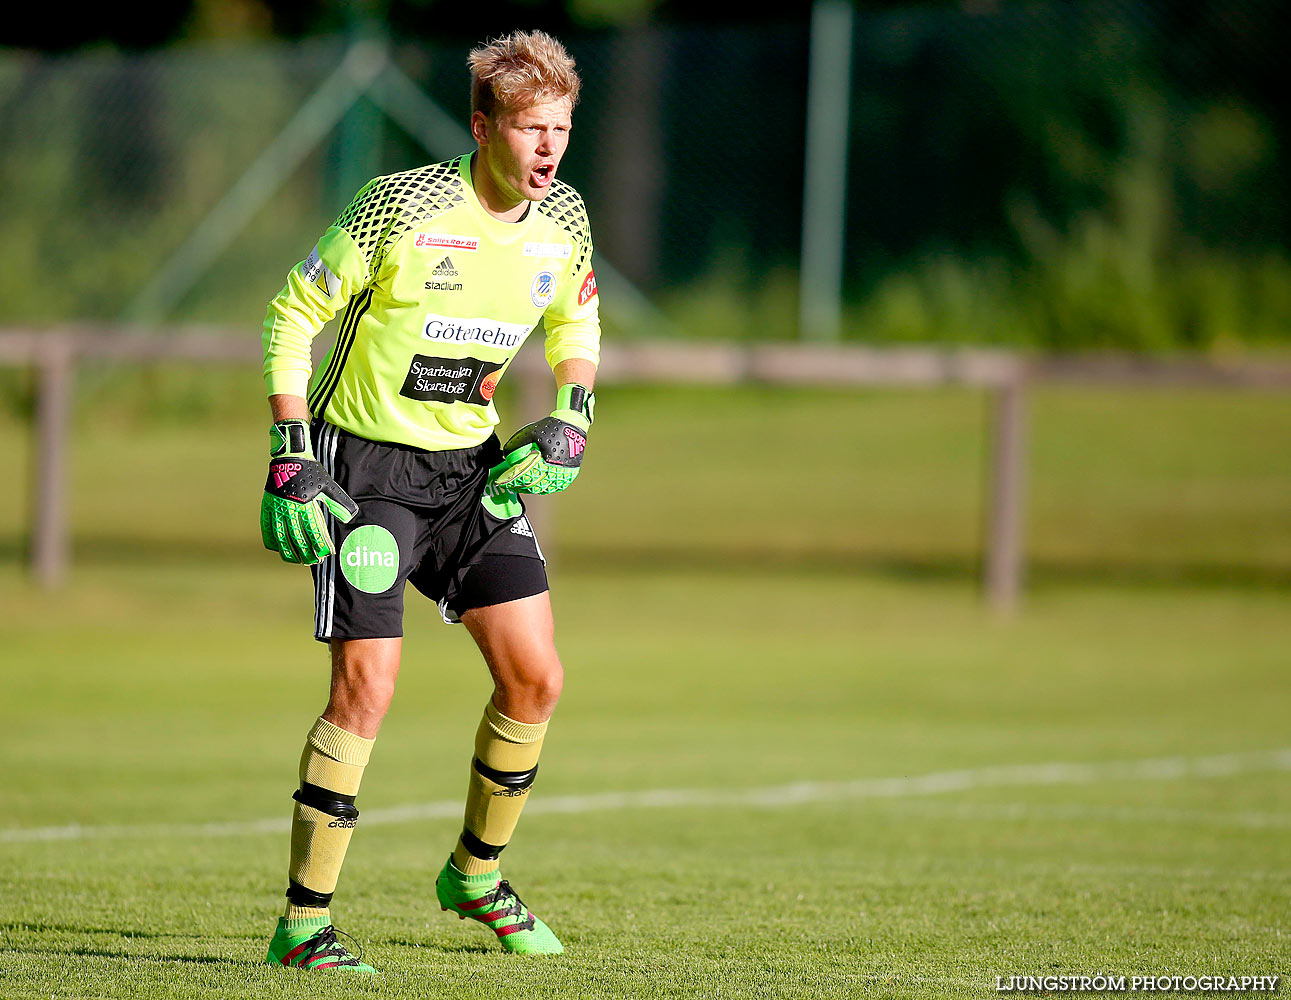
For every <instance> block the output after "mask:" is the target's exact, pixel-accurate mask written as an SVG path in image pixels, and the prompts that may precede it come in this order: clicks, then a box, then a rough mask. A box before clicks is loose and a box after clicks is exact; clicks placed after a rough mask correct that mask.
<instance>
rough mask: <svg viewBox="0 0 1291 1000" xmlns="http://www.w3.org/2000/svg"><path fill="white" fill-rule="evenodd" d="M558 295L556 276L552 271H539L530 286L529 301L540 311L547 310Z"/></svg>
mask: <svg viewBox="0 0 1291 1000" xmlns="http://www.w3.org/2000/svg"><path fill="white" fill-rule="evenodd" d="M555 294H556V276H555V275H554V274H552V273H551V272H550V271H539V272H538V273H537V274H535V275H534V276H533V284H531V285H530V286H529V301H530V302H532V303H533V304H534V305H536V306H537V307H538V308H539V309H546V308H547V306H549V305H551V300H552V298H553V297H554V296H555Z"/></svg>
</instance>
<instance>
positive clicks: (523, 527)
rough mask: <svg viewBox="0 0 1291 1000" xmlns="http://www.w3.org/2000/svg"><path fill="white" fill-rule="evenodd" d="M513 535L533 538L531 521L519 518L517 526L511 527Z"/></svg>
mask: <svg viewBox="0 0 1291 1000" xmlns="http://www.w3.org/2000/svg"><path fill="white" fill-rule="evenodd" d="M511 534H513V535H524V536H525V538H532V537H533V529H532V528H530V527H529V519H528V518H527V517H521V518H517V519H516V522H515V524H513V525H511Z"/></svg>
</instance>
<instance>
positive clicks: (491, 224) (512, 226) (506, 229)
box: [457, 153, 538, 243]
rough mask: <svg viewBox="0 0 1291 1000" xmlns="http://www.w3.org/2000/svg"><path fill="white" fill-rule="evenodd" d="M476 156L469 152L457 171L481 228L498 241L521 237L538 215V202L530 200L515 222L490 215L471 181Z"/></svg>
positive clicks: (459, 163) (509, 240)
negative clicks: (473, 161) (472, 164)
mask: <svg viewBox="0 0 1291 1000" xmlns="http://www.w3.org/2000/svg"><path fill="white" fill-rule="evenodd" d="M474 158H475V154H474V153H469V154H467V155H466V156H463V157H462V158H461V159H460V160H459V161H458V164H457V173H458V175H459V176H460V177H461V178H462V186H463V187H464V188H465V190H466V204H467V205H469V206H470V209H471V211H472V212H473V213H474V214H475V217H476V219H477V220H478V221H479V224H480V228H482V229H483V230H484V232H486V233H488V235H489V236H490V237H492V238H493V239H494V240H495V241H496V242H498V243H510V242H512V241H513V240H516V239H519V238H520V237H521V236H523V235H524V234H525V233H526V232H527V231H528V230H529V226H530V225H531V224H532V222H533V220H534V219H535V218H536V217H537V215H538V205H537V203H536V202H530V203H529V208H528V209H527V210H526V211H525V213H524V216H523V217H521V218H520V219H518V220H517V221H515V222H503V221H502V220H501V219H498V218H494V217H493V216H492V215H489V213H488V212H486V211H485V210H484V206H483V205H481V204H480V199H479V196H478V195H477V194H476V193H475V185H474V184H472V183H471V161H472V160H473V159H474Z"/></svg>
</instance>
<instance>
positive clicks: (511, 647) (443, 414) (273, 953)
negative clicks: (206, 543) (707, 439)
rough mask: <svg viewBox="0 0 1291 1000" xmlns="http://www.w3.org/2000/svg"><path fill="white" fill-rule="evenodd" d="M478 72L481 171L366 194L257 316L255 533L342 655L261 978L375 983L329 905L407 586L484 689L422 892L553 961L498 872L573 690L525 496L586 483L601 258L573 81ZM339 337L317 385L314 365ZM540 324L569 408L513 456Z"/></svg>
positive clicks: (386, 184) (534, 58) (533, 70)
mask: <svg viewBox="0 0 1291 1000" xmlns="http://www.w3.org/2000/svg"><path fill="white" fill-rule="evenodd" d="M468 62H469V66H470V69H471V106H472V111H471V119H470V125H471V133H472V135H473V137H474V139H475V145H476V148H475V150H474V151H473V152H471V153H468V154H464V155H462V156H459V157H457V158H456V159H453V160H449V161H446V162H443V163H436V164H431V165H429V166H424V167H420V168H418V169H415V170H408V171H404V172H402V173H395V174H390V175H387V176H383V177H378V178H376V179H375V180H373V181H371V182H370V183H368V184H367V185H366V186H365V187H364V188H363V189H362V190H360V191H359V193H358V194H357V195H356V196H355V198H354V201H353V202H352V203H351V204H350V206H349V207H348V208H347V209H346V210H345V211H344V212H343V213H342V214H341V216H340V218H339V219H338V220H337V221H336V223H335V224H334V225H332V226H331V227H330V228H328V230H327V231H326V232H325V233H324V234H323V236H322V238H321V239H320V240H319V241H318V244H317V245H316V246H315V247H314V249H313V251H312V252H311V253H310V254H309V255H308V256H307V257H306V258H305V260H303V261H302V262H301V263H300V264H298V265H297V266H296V267H295V268H293V269H292V271H291V272H290V273H289V275H288V278H287V284H286V287H284V288H283V290H282V291H281V292H279V293H278V295H277V296H276V297H275V298H274V299H273V301H272V302H271V303H270V305H269V310H268V314H267V316H266V319H265V326H264V349H265V364H264V374H265V383H266V387H267V391H268V396H269V403H270V408H271V411H272V417H273V426H272V428H271V430H270V433H269V476H268V479H267V481H266V483H265V494H264V502H263V506H262V509H261V529H262V533H263V537H264V544H265V546H266V547H267V548H269V549H270V550H272V551H276V552H278V553H279V554H280V555H281V556H282V558H283V559H285V560H286V561H287V562H291V563H302V564H308V565H310V566H311V567H312V572H313V577H314V592H315V608H314V637H315V638H316V639H318V640H320V641H322V642H325V643H327V644H328V646H329V648H330V651H331V689H330V695H329V698H328V701H327V705H326V708H325V709H324V710H323V712H322V715H321V716H320V717H319V718H318V719H317V721H315V722H314V724H313V727H312V728H311V729H310V731H309V734H308V736H307V738H306V741H305V748H304V753H303V755H302V757H301V760H300V768H299V779H300V782H299V786H298V787H297V789H296V791H295V793H294V795H293V796H292V797H293V798H294V799H295V806H294V810H293V815H292V826H291V846H290V860H289V864H288V870H287V894H286V896H287V899H286V907H285V910H284V912H283V915H282V917H281V919H280V920H279V921H278V926H277V929H276V932H275V933H274V935H273V938H272V940H271V942H270V944H269V949H268V955H267V961H268V962H269V963H270V964H275V965H278V964H280V965H288V966H294V967H299V968H302V969H309V970H315V969H318V970H321V969H331V970H349V971H358V972H371V971H372V967H371V966H370V965H367V964H366V963H364V962H363V961H362V959H361V957H359V956H356V955H355V954H354V953H352V951H351V950H350V948H349V947H348V946H347V945H346V944H345V943H344V941H342V940H341V939H339V938H338V937H337V931H336V930H335V928H334V927H333V926H332V918H331V913H330V906H331V902H332V895H333V893H334V891H335V890H336V886H337V880H338V877H339V875H340V871H341V864H342V862H343V861H344V858H345V854H346V850H347V848H348V847H349V843H350V838H351V836H352V835H353V833H354V830H355V827H356V825H357V824H358V821H359V819H360V815H359V810H358V808H357V807H356V805H355V800H356V797H357V795H358V793H359V787H360V783H361V781H362V778H363V773H364V769H365V767H366V766H367V763H368V759H369V756H370V755H371V752H372V748H373V744H374V742H375V740H376V736H377V731H378V729H379V728H380V726H381V720H382V717H383V716H384V715H385V713H386V710H387V708H388V707H389V705H390V701H391V697H392V696H393V694H394V686H395V677H396V675H397V673H398V671H399V661H400V653H401V642H402V639H401V637H402V635H403V613H404V584H405V583H411V584H412V585H413V587H414V588H415V589H416V590H418V591H420V592H421V593H422V594H423V595H425V596H426V597H429V598H430V599H431V600H433V601H435V602H437V603H438V605H439V610H440V613H441V614H442V616H443V618H444V620H445V621H447V622H450V623H458V622H460V623H461V624H463V625H465V626H466V629H467V631H468V632H469V633H470V635H471V637H472V638H473V639H474V640H475V642H476V644H477V645H478V646H479V649H480V652H481V653H482V654H483V657H484V662H485V664H486V665H487V667H488V669H489V671H490V674H491V675H492V682H493V690H492V695H491V697H490V698H489V699H488V701H487V702H486V704H485V705H484V713H483V718H482V719H481V720H480V724H479V728H478V731H477V733H476V736H475V744H474V747H473V749H472V751H471V752H470V753H469V754H467V753H463V760H462V763H463V764H466V765H468V784H467V794H466V808H465V817H464V822H463V826H462V831H461V835H460V836H459V837H458V839H457V841H456V843H455V844H454V845H453V846H452V850H451V854H450V855H449V856H448V857H447V859H446V860H444V861H443V863H442V867H440V858H443V857H444V856H443V855H440V856H439V858H436V859H435V861H434V867H432V868H430V869H428V875H429V873H430V872H433V871H434V870H435V867H439V874H438V877H437V878H436V879H435V880H434V884H433V887H432V885H431V883H430V879H429V877H427V879H426V880H425V882H424V883H423V882H421V881H419V880H418V879H416V878H415V877H414V878H413V879H412V881H411V887H412V888H413V889H414V891H424V892H425V894H426V897H427V903H428V904H429V903H431V902H432V901H431V899H430V896H431V893H433V894H434V897H435V901H436V903H437V905H439V906H440V907H441V908H443V909H445V910H448V911H450V912H453V913H456V914H457V915H458V916H460V917H462V918H463V919H465V918H467V917H469V918H471V919H472V920H476V921H479V922H480V923H483V924H484V925H485V926H486V927H487V928H488V929H489V930H491V931H492V932H493V933H494V934H495V935H496V936H497V939H498V941H499V942H500V944H501V947H502V948H504V949H505V950H507V951H511V952H522V953H529V954H550V953H555V952H559V951H561V950H562V947H561V944H560V941H559V940H558V939H557V938H556V936H555V934H553V933H552V931H551V930H550V929H549V928H548V927H547V925H546V924H544V923H543V922H542V921H541V920H540V919H538V917H536V916H535V915H534V914H533V912H532V911H531V910H530V909H529V908H528V906H526V905H525V903H523V902H522V901H521V900H520V897H519V896H517V895H516V893H515V891H514V890H513V889H512V888H511V886H510V884H509V883H508V882H507V881H505V880H503V879H502V878H501V877H500V874H499V871H498V856H499V855H500V854H501V853H502V850H503V848H505V847H506V846H507V843H508V842H509V841H510V839H511V835H512V832H513V831H514V829H515V826H516V822H517V820H518V819H519V816H520V811H521V808H522V807H523V805H524V803H525V800H526V798H527V796H528V793H529V789H530V787H531V785H532V784H533V781H534V777H535V775H536V774H537V772H538V758H539V753H540V751H541V749H542V745H543V739H544V737H545V734H546V731H547V720H548V719H549V718H550V717H551V714H552V711H553V709H554V708H555V706H556V700H557V698H559V696H560V691H561V683H562V676H563V675H562V670H561V664H560V660H559V659H558V658H557V655H556V648H555V645H554V641H553V624H552V614H551V603H550V601H549V599H548V593H547V576H546V572H545V569H544V562H543V557H542V552H541V550H540V549H539V548H538V542H537V540H536V539H535V538H534V532H533V529H532V527H531V526H530V524H529V522H528V521H527V520H526V518H525V516H524V506H523V503H522V501H521V496H522V495H523V494H525V493H549V492H557V491H560V490H563V489H565V488H567V487H568V486H569V485H570V484H571V483H572V482H573V481H574V479H575V477H576V476H577V475H578V472H579V468H580V466H581V464H582V459H583V454H584V450H585V447H586V444H587V434H588V431H589V429H590V428H591V424H592V417H593V395H592V388H593V380H594V378H595V374H596V365H597V361H598V359H599V342H600V325H599V320H598V317H597V304H598V298H597V290H596V277H595V275H594V274H593V271H592V260H591V255H592V242H591V236H590V232H589V228H588V222H587V212H586V210H585V208H584V206H583V201H582V199H581V198H580V197H579V195H578V193H577V192H576V191H575V190H574V189H573V188H572V187H570V186H569V185H568V184H566V183H564V182H563V181H559V180H557V179H556V170H557V168H558V166H559V165H560V161H561V157H562V156H563V155H564V152H565V149H566V146H567V144H568V142H569V132H570V116H571V113H572V111H573V108H574V105H575V103H576V102H577V99H578V90H579V78H578V75H577V73H576V71H575V69H574V64H573V60H572V59H570V57H569V56H568V54H567V53H566V51H565V49H564V48H563V47H562V46H561V44H560V43H559V42H557V41H556V40H555V39H553V38H551V37H550V36H548V35H546V34H543V33H542V32H531V33H524V32H517V33H514V34H511V35H509V36H507V37H505V38H502V39H499V40H497V41H494V42H491V43H490V44H488V45H485V46H481V47H479V48H477V49H475V50H473V51H472V52H471V54H470V58H469V60H468ZM337 315H339V316H340V322H339V325H338V330H337V339H336V342H335V344H334V346H333V347H332V349H331V351H330V353H329V354H328V355H327V357H326V360H325V361H324V362H323V363H322V364H321V365H320V366H319V368H318V370H317V371H314V370H313V366H312V364H311V353H310V343H311V341H312V340H313V338H314V337H315V336H316V335H317V333H318V332H319V330H320V329H321V328H322V327H323V325H324V324H325V323H327V321H328V320H330V319H332V318H333V317H334V316H337ZM540 320H541V321H542V322H543V324H544V327H545V331H546V337H545V345H544V347H545V353H546V359H547V362H548V363H549V365H550V367H551V369H552V371H553V373H554V376H555V393H554V395H555V400H554V407H553V410H552V412H551V414H550V415H549V416H545V417H541V419H538V420H536V421H535V422H533V423H531V424H528V425H526V426H524V427H522V428H521V429H520V430H519V431H517V432H516V433H514V434H513V435H511V437H510V438H509V439H508V440H507V442H506V444H505V445H504V444H500V443H499V439H498V437H497V436H496V435H495V433H494V428H495V427H496V426H497V424H498V422H499V418H498V414H497V411H496V410H495V408H494V405H493V394H494V391H495V389H496V388H497V385H498V380H499V379H501V378H502V377H504V376H505V374H506V372H507V370H508V368H509V367H510V366H511V363H512V362H513V360H514V359H515V356H516V352H517V351H518V350H519V349H520V347H521V345H522V344H523V343H524V341H525V339H526V338H527V337H528V336H529V334H530V332H531V331H532V330H533V329H534V328H535V327H536V326H537V324H538V322H539V321H540ZM434 669H437V670H442V669H446V668H445V667H444V666H443V665H436V666H435V667H434ZM464 749H465V748H464ZM445 847H448V845H445Z"/></svg>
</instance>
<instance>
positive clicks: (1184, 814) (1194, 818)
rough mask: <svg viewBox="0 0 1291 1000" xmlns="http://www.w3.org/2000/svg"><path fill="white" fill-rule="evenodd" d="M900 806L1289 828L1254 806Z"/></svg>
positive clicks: (990, 817)
mask: <svg viewBox="0 0 1291 1000" xmlns="http://www.w3.org/2000/svg"><path fill="white" fill-rule="evenodd" d="M901 808H902V812H903V814H908V813H917V814H918V815H921V816H941V817H946V818H950V819H962V820H982V821H984V822H989V823H994V822H997V821H999V820H1005V821H1013V822H1016V821H1018V820H1024V819H1073V820H1111V821H1113V822H1117V821H1119V822H1124V823H1161V824H1179V825H1183V826H1234V827H1244V828H1249V829H1252V830H1281V829H1286V828H1288V827H1291V812H1264V811H1260V810H1255V809H1239V810H1227V809H1226V810H1223V811H1215V810H1209V811H1208V810H1204V809H1166V808H1160V807H1156V806H1100V805H1090V804H1087V803H1071V804H1057V805H1039V804H1036V803H1031V802H989V803H975V802H920V803H917V804H916V803H907V804H904V805H902V807H901Z"/></svg>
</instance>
